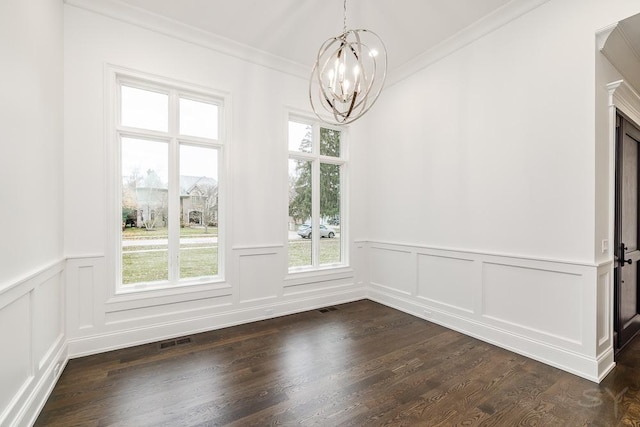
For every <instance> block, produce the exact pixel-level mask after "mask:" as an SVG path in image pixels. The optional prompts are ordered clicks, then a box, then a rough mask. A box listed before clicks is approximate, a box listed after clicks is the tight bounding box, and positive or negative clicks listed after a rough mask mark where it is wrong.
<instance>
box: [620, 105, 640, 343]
mask: <svg viewBox="0 0 640 427" xmlns="http://www.w3.org/2000/svg"><path fill="white" fill-rule="evenodd" d="M616 119H617V129H616V130H617V133H616V163H617V164H616V231H615V249H616V257H615V258H616V263H615V270H614V280H615V291H614V294H615V295H614V298H615V307H614V314H615V316H614V318H615V332H616V334H615V335H616V349H618V350H619V349H621V348H622V347H624V346H625V345H626V344H627V343H628V342H629V341H631V339H632V338H633V337H634V336H635V335H636V333H637V332H638V331H640V292H639V291H638V283H639V279H640V262H639V261H640V248H639V243H640V242H639V240H640V239H639V238H638V236H639V227H638V215H639V214H640V208H639V203H640V197H639V192H638V189H639V188H640V186H639V184H638V183H639V179H640V167H639V166H640V157H639V156H640V149H639V148H640V130H638V128H637V127H636V126H634V125H633V124H632V123H631V122H629V121H628V120H627V119H625V118H624V117H623V116H622V115H618V116H617V118H616Z"/></svg>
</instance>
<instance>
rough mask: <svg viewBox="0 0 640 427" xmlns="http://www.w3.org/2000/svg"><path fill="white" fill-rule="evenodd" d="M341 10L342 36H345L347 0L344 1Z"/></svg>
mask: <svg viewBox="0 0 640 427" xmlns="http://www.w3.org/2000/svg"><path fill="white" fill-rule="evenodd" d="M343 10H344V15H343V20H342V23H343V27H342V34H347V0H344V6H343Z"/></svg>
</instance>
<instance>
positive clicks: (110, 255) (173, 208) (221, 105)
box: [105, 66, 230, 303]
mask: <svg viewBox="0 0 640 427" xmlns="http://www.w3.org/2000/svg"><path fill="white" fill-rule="evenodd" d="M106 86H107V90H108V92H107V93H108V103H109V104H110V105H109V108H107V109H106V110H107V118H106V123H107V126H106V127H107V129H106V130H107V137H106V141H107V143H106V158H107V159H108V161H109V165H110V166H109V167H108V168H106V169H107V170H108V173H107V181H106V182H107V188H108V191H107V194H108V201H107V208H108V209H107V228H106V230H107V242H106V244H107V250H106V257H105V258H106V262H107V265H108V267H109V268H108V274H107V277H108V280H109V281H110V283H112V284H113V285H112V286H110V287H109V288H110V291H109V295H108V297H109V298H108V301H107V302H113V303H118V302H122V301H128V300H131V299H133V300H138V299H140V298H147V297H149V298H151V297H158V296H160V297H161V296H167V295H179V294H190V293H193V292H203V291H204V292H207V291H208V292H209V293H211V292H213V293H214V294H219V295H223V294H228V289H229V288H230V285H229V284H228V283H227V282H226V272H227V270H228V268H227V254H228V247H227V239H226V230H228V229H229V224H228V221H227V219H228V218H229V216H228V215H227V214H226V209H227V203H226V199H227V197H226V193H227V191H226V189H227V187H228V186H227V183H226V181H227V179H226V177H227V174H228V155H227V151H228V147H227V146H228V144H227V143H226V140H227V139H228V129H229V124H230V123H229V121H230V118H229V117H228V115H226V114H225V110H226V109H227V108H229V105H230V97H229V95H228V94H226V93H223V92H220V91H215V90H212V89H210V88H205V87H201V86H197V85H191V84H187V83H184V82H178V81H175V80H171V79H168V78H162V77H158V76H154V75H151V74H147V73H142V72H137V71H131V70H125V69H121V68H118V67H113V66H108V67H107V84H106ZM122 86H127V87H133V88H137V89H143V90H150V91H154V92H159V93H164V94H167V95H168V104H169V107H168V108H169V111H168V129H167V132H161V131H155V130H148V129H139V128H135V127H130V126H124V125H122V124H121V122H122V119H121V111H122V110H121V106H122V104H121V89H120V88H121V87H122ZM181 98H183V99H189V100H195V101H201V102H207V103H211V104H215V105H216V106H217V110H218V132H217V137H218V138H217V139H211V138H201V137H195V136H188V135H181V134H180V132H179V124H180V123H179V120H180V116H179V103H180V99H181ZM123 138H135V139H142V140H151V141H158V142H165V143H167V161H168V163H169V164H168V174H169V178H168V181H169V182H168V199H169V200H168V207H167V216H168V218H169V221H168V224H167V231H168V248H167V250H168V254H169V258H170V259H169V262H168V268H169V273H168V278H167V280H164V281H159V282H140V283H135V284H126V285H125V284H123V283H122V233H121V227H122V216H121V215H122V172H121V170H122V169H121V168H122V153H121V149H122V139H123ZM183 145H185V146H195V147H204V148H209V149H215V150H216V151H217V163H218V164H217V168H218V177H217V179H218V223H219V226H218V260H217V263H218V273H217V275H215V276H203V277H195V278H184V279H180V278H179V275H180V264H179V259H180V177H179V173H180V172H179V167H180V147H181V146H183Z"/></svg>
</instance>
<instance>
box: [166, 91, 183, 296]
mask: <svg viewBox="0 0 640 427" xmlns="http://www.w3.org/2000/svg"><path fill="white" fill-rule="evenodd" d="M178 120H179V111H178V95H177V92H176V91H171V92H170V94H169V134H170V135H171V136H172V138H171V141H170V143H169V201H168V205H169V206H168V221H169V223H168V237H169V242H168V251H169V281H170V282H171V283H177V282H178V280H179V279H180V147H179V142H178V138H177V135H178Z"/></svg>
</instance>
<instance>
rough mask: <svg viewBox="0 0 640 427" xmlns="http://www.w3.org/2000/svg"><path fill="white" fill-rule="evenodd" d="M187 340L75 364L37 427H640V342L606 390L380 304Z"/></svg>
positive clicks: (365, 303)
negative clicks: (277, 426)
mask: <svg viewBox="0 0 640 427" xmlns="http://www.w3.org/2000/svg"><path fill="white" fill-rule="evenodd" d="M189 338H191V340H192V341H191V342H185V343H178V342H176V341H175V340H170V341H168V342H164V343H162V344H164V346H165V348H160V347H161V345H160V344H161V343H155V344H148V345H141V346H137V347H132V348H128V349H124V350H118V351H112V352H109V353H103V354H98V355H95V356H89V357H84V358H80V359H74V360H71V361H70V362H69V363H68V365H67V367H66V369H65V371H64V373H63V374H62V377H61V378H60V381H59V382H58V384H57V386H56V387H55V389H54V391H53V393H52V395H51V397H50V398H49V400H48V402H47V404H46V405H45V407H44V409H43V411H42V413H41V414H40V417H39V418H38V420H37V422H36V426H65V427H69V426H101V427H102V426H136V427H137V426H221V425H235V426H270V425H318V426H339V425H340V426H341V425H353V426H378V425H391V426H453V425H465V426H471V425H483V426H518V425H523V426H582V425H595V426H640V340H639V339H637V340H636V342H635V343H632V344H631V346H630V347H628V348H626V349H625V350H624V351H623V352H622V353H621V354H620V355H619V357H618V360H617V363H618V365H617V367H616V368H615V370H614V371H613V372H612V373H611V374H610V375H609V376H608V377H607V378H606V379H605V380H604V381H603V382H602V383H601V384H600V385H597V384H595V383H592V382H590V381H587V380H584V379H582V378H579V377H577V376H574V375H571V374H568V373H565V372H563V371H560V370H558V369H555V368H552V367H550V366H547V365H544V364H542V363H538V362H535V361H533V360H530V359H527V358H526V357H523V356H519V355H517V354H514V353H511V352H509V351H506V350H503V349H501V348H498V347H495V346H492V345H490V344H487V343H484V342H482V341H479V340H476V339H473V338H470V337H467V336H465V335H462V334H459V333H457V332H453V331H451V330H448V329H445V328H443V327H440V326H437V325H435V324H433V323H429V322H427V321H425V320H421V319H419V318H416V317H413V316H410V315H408V314H405V313H402V312H399V311H397V310H394V309H391V308H388V307H385V306H383V305H380V304H377V303H374V302H371V301H359V302H354V303H350V304H343V305H338V306H336V307H335V310H329V311H325V312H321V311H319V310H315V311H310V312H306V313H301V314H295V315H291V316H285V317H280V318H277V319H271V320H265V321H262V322H256V323H251V324H246V325H241V326H235V327H232V328H226V329H221V330H217V331H212V332H207V333H203V334H197V335H193V336H191V337H189ZM178 341H180V340H178ZM185 341H186V340H185Z"/></svg>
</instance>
